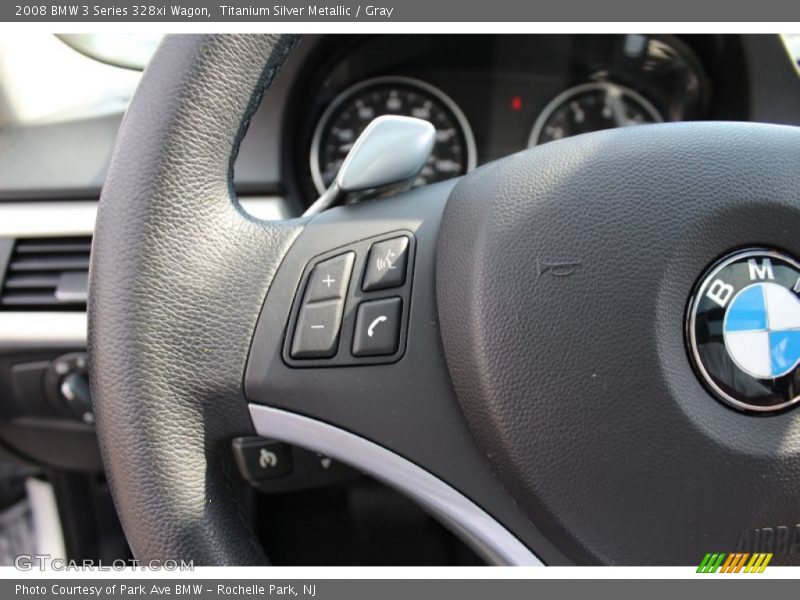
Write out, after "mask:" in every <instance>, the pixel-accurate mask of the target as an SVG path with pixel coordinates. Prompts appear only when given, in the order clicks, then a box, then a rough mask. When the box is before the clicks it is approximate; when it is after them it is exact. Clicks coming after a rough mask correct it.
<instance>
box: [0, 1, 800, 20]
mask: <svg viewBox="0 0 800 600" xmlns="http://www.w3.org/2000/svg"><path fill="white" fill-rule="evenodd" d="M0 21H2V22H99V23H100V22H106V23H113V22H137V21H138V22H153V23H155V22H172V23H178V22H206V23H213V22H245V23H246V22H250V23H270V22H298V23H300V22H306V23H309V22H338V23H342V22H398V23H402V22H462V23H469V22H698V21H700V22H728V23H731V22H754V21H757V22H787V21H788V22H796V21H800V2H797V0H759V1H758V2H753V1H752V0H725V1H723V0H699V1H698V0H669V2H662V1H657V0H650V1H642V0H433V1H432V0H377V3H375V4H372V3H364V2H361V1H358V0H356V1H353V0H338V1H331V2H324V1H318V0H317V1H310V2H308V1H306V2H301V1H297V0H286V1H285V2H284V3H276V2H275V1H274V0H244V1H242V0H227V1H225V0H181V1H180V2H147V0H144V1H142V0H94V1H91V2H71V1H61V0H40V1H38V2H36V1H14V0H7V1H4V2H0Z"/></svg>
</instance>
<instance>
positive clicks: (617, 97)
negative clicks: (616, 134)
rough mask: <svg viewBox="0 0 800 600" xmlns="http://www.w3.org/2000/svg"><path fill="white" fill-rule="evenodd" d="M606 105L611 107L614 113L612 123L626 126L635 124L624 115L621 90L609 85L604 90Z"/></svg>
mask: <svg viewBox="0 0 800 600" xmlns="http://www.w3.org/2000/svg"><path fill="white" fill-rule="evenodd" d="M606 105H608V106H610V107H611V113H612V114H613V115H614V125H616V126H617V127H626V126H628V125H633V124H635V121H633V120H632V119H629V118H628V117H627V116H626V115H625V103H624V102H623V100H622V92H621V91H620V90H619V89H618V88H616V87H609V88H608V90H607V91H606Z"/></svg>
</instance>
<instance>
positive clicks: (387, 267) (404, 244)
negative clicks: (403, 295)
mask: <svg viewBox="0 0 800 600" xmlns="http://www.w3.org/2000/svg"><path fill="white" fill-rule="evenodd" d="M407 259H408V238H407V237H406V236H400V237H396V238H393V239H391V240H384V241H382V242H376V243H374V244H372V248H370V250H369V259H368V260H367V268H366V269H365V271H364V283H363V284H362V286H361V289H363V290H364V291H365V292H370V291H373V290H385V289H387V288H394V287H400V286H401V285H403V284H404V283H405V281H406V262H407Z"/></svg>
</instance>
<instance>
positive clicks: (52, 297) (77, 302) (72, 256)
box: [0, 237, 92, 310]
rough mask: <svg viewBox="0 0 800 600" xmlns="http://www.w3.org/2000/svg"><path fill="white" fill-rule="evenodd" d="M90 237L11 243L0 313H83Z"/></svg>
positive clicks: (31, 239) (86, 289) (33, 239)
mask: <svg viewBox="0 0 800 600" xmlns="http://www.w3.org/2000/svg"><path fill="white" fill-rule="evenodd" d="M91 246H92V238H90V237H64V238H25V239H18V240H16V241H15V242H14V247H13V249H12V251H11V256H10V257H9V260H8V268H7V269H6V276H5V280H4V281H3V286H2V291H1V292H0V310H86V298H87V292H88V287H89V286H88V280H89V250H90V249H91Z"/></svg>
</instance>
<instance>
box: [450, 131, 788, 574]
mask: <svg viewBox="0 0 800 600" xmlns="http://www.w3.org/2000/svg"><path fill="white" fill-rule="evenodd" d="M798 165H800V130H797V129H793V128H789V127H780V126H769V125H756V124H735V123H704V124H699V123H697V124H695V123H691V124H689V123H687V124H667V125H653V126H642V127H633V128H626V129H621V130H612V131H606V132H599V133H593V134H588V135H583V136H578V137H575V138H570V139H566V140H563V141H559V142H553V143H550V144H546V145H544V146H541V147H538V148H535V149H532V150H529V151H526V152H523V153H520V154H517V155H514V156H512V157H509V158H507V159H504V160H501V161H498V162H496V163H492V164H490V165H487V166H486V167H484V168H481V169H478V170H477V171H474V172H473V173H472V174H470V175H468V176H467V177H465V178H464V179H463V180H462V181H461V182H460V183H459V184H458V185H457V186H456V188H455V189H454V190H453V192H452V194H451V197H450V199H449V200H448V205H447V208H446V210H445V215H444V220H443V223H442V228H441V235H440V240H439V247H438V257H437V301H438V306H439V318H440V321H441V329H442V335H443V341H444V348H445V353H446V357H447V362H448V367H449V369H450V373H451V377H452V379H453V383H454V386H455V389H456V392H457V395H458V398H459V402H460V403H461V405H462V409H463V411H464V414H465V416H466V418H467V421H468V422H469V425H470V428H471V429H472V431H473V433H474V436H475V438H476V440H477V441H478V443H479V444H480V445H481V447H482V448H483V450H484V451H485V452H486V454H487V456H488V457H489V460H490V461H491V462H492V464H493V466H494V468H495V469H496V473H497V476H498V477H499V478H500V480H501V481H502V483H503V485H504V486H505V487H506V489H507V490H508V491H509V493H511V494H512V495H513V496H514V497H515V499H516V501H517V502H518V503H519V504H520V506H522V507H523V509H524V510H525V511H526V512H527V514H528V515H529V516H530V518H531V520H532V521H533V522H534V523H536V525H537V526H538V527H540V528H541V530H542V531H543V532H544V533H545V535H547V536H548V537H549V538H550V539H551V540H552V541H553V542H554V543H555V544H556V545H558V546H559V547H560V548H561V550H562V551H563V552H565V553H566V554H567V555H568V556H570V557H571V558H572V559H573V560H575V561H576V562H579V563H590V564H593V563H603V564H630V565H634V564H678V565H697V564H699V562H700V560H701V559H702V557H703V555H704V554H705V553H706V552H712V551H713V552H732V551H734V550H737V549H738V550H743V551H750V552H753V551H767V552H775V553H776V555H775V557H774V559H773V564H798V563H800V527H795V524H796V523H798V522H799V521H800V513H798V508H797V507H798V498H800V457H799V456H798V454H799V453H800V412H797V411H793V410H787V411H784V412H780V413H777V414H774V415H771V416H767V417H765V416H754V415H752V414H747V413H745V412H741V411H737V410H735V409H734V408H731V407H729V406H726V405H723V404H722V403H721V402H719V401H717V400H716V399H715V397H713V396H712V395H711V394H710V393H709V391H708V390H707V389H706V387H704V385H703V383H701V380H700V379H699V377H698V375H697V374H696V373H695V371H694V369H693V366H692V361H691V360H690V357H689V354H688V352H687V344H686V341H687V340H686V319H687V303H688V301H689V298H690V297H691V294H692V291H693V289H694V288H695V285H696V284H697V282H698V278H700V277H701V276H702V275H703V274H704V273H706V272H707V270H708V269H709V266H710V265H712V264H714V262H715V261H717V260H718V259H719V258H720V257H722V256H725V255H727V254H730V253H731V252H732V251H733V250H735V249H737V248H741V247H747V246H761V247H766V248H774V249H780V250H783V251H785V252H787V253H788V254H790V255H793V256H800V236H798V235H797V232H798V231H800V168H798ZM534 550H535V549H534Z"/></svg>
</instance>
